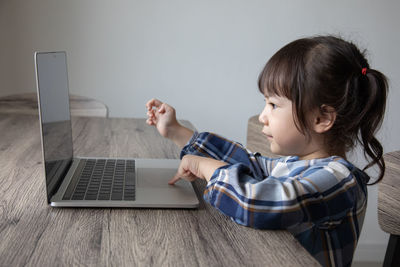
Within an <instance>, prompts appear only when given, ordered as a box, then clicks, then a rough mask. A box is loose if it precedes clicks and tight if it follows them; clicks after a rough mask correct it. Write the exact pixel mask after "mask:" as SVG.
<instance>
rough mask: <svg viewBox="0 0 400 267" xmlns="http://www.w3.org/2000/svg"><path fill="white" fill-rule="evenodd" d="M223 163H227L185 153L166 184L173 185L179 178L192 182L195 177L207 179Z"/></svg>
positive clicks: (223, 164)
mask: <svg viewBox="0 0 400 267" xmlns="http://www.w3.org/2000/svg"><path fill="white" fill-rule="evenodd" d="M225 165H227V163H225V162H223V161H219V160H215V159H212V158H205V157H200V156H194V155H185V156H184V157H183V158H182V161H181V164H180V165H179V168H178V171H177V173H176V174H175V176H174V177H173V178H172V179H171V180H170V181H169V182H168V184H170V185H173V184H175V183H176V182H177V181H178V180H180V179H185V180H187V181H189V182H193V181H194V180H196V179H197V178H200V179H205V180H207V181H209V180H210V179H211V176H212V175H213V173H214V172H215V170H216V169H218V168H219V167H222V166H225Z"/></svg>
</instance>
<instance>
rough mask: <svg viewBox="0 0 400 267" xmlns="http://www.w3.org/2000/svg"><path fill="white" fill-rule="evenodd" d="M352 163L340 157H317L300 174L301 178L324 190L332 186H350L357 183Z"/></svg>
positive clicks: (319, 189) (321, 190)
mask: <svg viewBox="0 0 400 267" xmlns="http://www.w3.org/2000/svg"><path fill="white" fill-rule="evenodd" d="M354 169H356V168H355V167H354V166H353V165H352V164H351V163H349V162H348V161H346V160H344V159H342V158H340V157H336V156H333V157H329V158H324V159H315V160H311V161H310V162H309V167H308V168H307V169H305V170H304V172H303V173H302V174H301V175H300V176H299V179H301V180H303V181H306V182H309V183H312V184H313V185H314V186H316V187H317V188H318V191H320V192H323V191H326V190H330V189H332V188H336V189H338V188H343V187H346V188H349V187H352V186H355V185H356V184H357V179H356V177H355V175H354V172H353V170H354Z"/></svg>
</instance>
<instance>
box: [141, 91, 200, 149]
mask: <svg viewBox="0 0 400 267" xmlns="http://www.w3.org/2000/svg"><path fill="white" fill-rule="evenodd" d="M146 107H147V116H148V118H147V121H146V123H147V124H149V125H153V126H155V127H156V128H157V130H158V132H159V133H160V134H161V135H162V136H163V137H166V138H168V139H171V140H172V141H173V142H174V143H175V144H176V145H177V146H178V147H180V148H182V147H183V146H184V145H185V144H186V143H187V142H188V141H189V139H190V137H192V135H193V131H192V130H190V129H188V128H186V127H184V126H182V125H181V124H180V123H179V122H178V121H177V120H176V114H175V109H174V108H173V107H171V106H170V105H168V104H166V103H162V102H161V101H159V100H157V99H154V98H153V99H151V100H150V101H148V102H147V103H146Z"/></svg>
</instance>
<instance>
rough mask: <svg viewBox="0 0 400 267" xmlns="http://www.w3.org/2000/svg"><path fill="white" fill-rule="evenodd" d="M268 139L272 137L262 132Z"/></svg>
mask: <svg viewBox="0 0 400 267" xmlns="http://www.w3.org/2000/svg"><path fill="white" fill-rule="evenodd" d="M262 133H263V134H264V135H265V136H266V137H267V138H268V139H272V138H273V137H272V135H270V134H267V133H265V132H262Z"/></svg>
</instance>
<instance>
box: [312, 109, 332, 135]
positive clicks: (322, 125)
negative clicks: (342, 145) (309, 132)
mask: <svg viewBox="0 0 400 267" xmlns="http://www.w3.org/2000/svg"><path fill="white" fill-rule="evenodd" d="M335 120H336V110H335V109H334V108H333V107H331V106H327V105H322V106H321V107H320V108H319V110H317V111H316V113H315V117H314V122H313V128H314V131H315V132H317V133H324V132H327V131H329V130H330V129H331V128H332V126H333V124H334V123H335Z"/></svg>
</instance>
